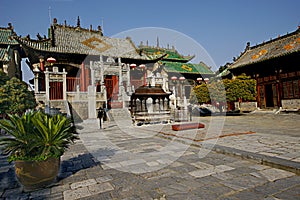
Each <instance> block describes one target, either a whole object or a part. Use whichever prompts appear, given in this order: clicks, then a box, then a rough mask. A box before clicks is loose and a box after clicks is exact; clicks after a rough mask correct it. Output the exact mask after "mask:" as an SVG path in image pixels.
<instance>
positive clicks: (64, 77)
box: [62, 68, 67, 100]
mask: <svg viewBox="0 0 300 200" xmlns="http://www.w3.org/2000/svg"><path fill="white" fill-rule="evenodd" d="M62 76H63V100H67V72H66V70H65V68H63V73H62Z"/></svg>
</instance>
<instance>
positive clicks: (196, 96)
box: [190, 83, 210, 104]
mask: <svg viewBox="0 0 300 200" xmlns="http://www.w3.org/2000/svg"><path fill="white" fill-rule="evenodd" d="M190 102H191V103H200V104H202V103H208V102H210V96H209V91H208V88H207V85H206V84H205V83H202V84H200V85H197V86H195V87H194V88H193V90H192V92H191V97H190Z"/></svg>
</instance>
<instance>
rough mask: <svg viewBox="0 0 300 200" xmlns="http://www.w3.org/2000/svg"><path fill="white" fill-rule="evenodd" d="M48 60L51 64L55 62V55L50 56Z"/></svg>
mask: <svg viewBox="0 0 300 200" xmlns="http://www.w3.org/2000/svg"><path fill="white" fill-rule="evenodd" d="M47 62H48V63H50V64H53V63H55V62H56V59H55V58H53V57H50V58H47Z"/></svg>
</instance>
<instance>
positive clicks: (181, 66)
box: [161, 61, 214, 74]
mask: <svg viewBox="0 0 300 200" xmlns="http://www.w3.org/2000/svg"><path fill="white" fill-rule="evenodd" d="M161 63H162V64H163V65H164V68H165V70H166V71H167V72H176V73H186V74H214V72H213V71H211V70H210V68H209V67H208V66H207V65H206V64H204V63H203V62H200V63H199V64H192V63H182V62H169V61H161Z"/></svg>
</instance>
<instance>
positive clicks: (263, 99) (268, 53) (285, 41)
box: [228, 27, 300, 110]
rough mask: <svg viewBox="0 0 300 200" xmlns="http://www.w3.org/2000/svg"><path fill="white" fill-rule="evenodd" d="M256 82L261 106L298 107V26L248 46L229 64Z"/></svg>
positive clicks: (291, 108) (299, 77) (299, 58)
mask: <svg viewBox="0 0 300 200" xmlns="http://www.w3.org/2000/svg"><path fill="white" fill-rule="evenodd" d="M228 69H229V71H230V72H232V74H233V75H239V74H241V73H246V74H247V75H250V76H251V77H252V78H255V79H256V81H257V93H258V96H257V103H258V107H259V108H261V109H266V108H271V109H274V108H275V109H279V108H282V109H284V110H299V109H300V89H299V88H300V27H298V29H297V30H296V31H294V32H292V33H288V34H286V35H283V36H278V37H277V38H276V39H271V40H270V41H268V42H263V43H261V44H258V45H255V46H252V47H251V46H250V43H247V46H246V49H245V51H244V52H243V53H242V54H241V55H240V56H239V57H238V58H237V59H236V60H235V61H234V62H233V63H232V64H231V65H230V66H229V68H228Z"/></svg>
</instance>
